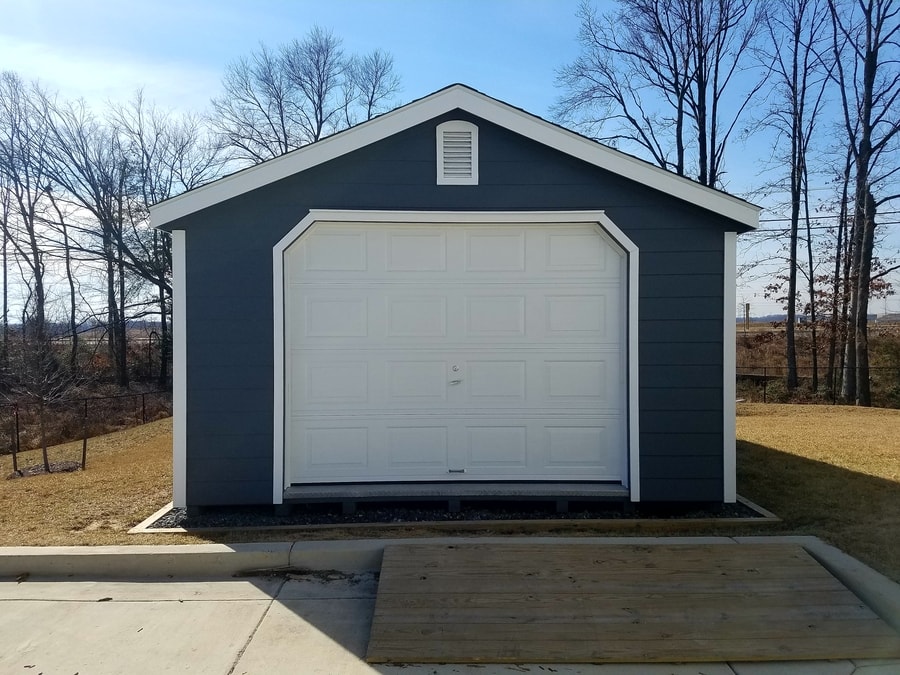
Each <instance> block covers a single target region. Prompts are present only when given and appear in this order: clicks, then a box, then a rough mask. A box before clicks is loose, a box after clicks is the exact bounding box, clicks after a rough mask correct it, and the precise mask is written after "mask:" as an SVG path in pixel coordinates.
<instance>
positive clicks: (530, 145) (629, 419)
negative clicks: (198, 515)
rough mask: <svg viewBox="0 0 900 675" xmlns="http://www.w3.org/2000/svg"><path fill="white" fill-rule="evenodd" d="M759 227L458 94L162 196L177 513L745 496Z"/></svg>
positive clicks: (640, 169)
mask: <svg viewBox="0 0 900 675" xmlns="http://www.w3.org/2000/svg"><path fill="white" fill-rule="evenodd" d="M758 213H759V210H758V209H757V207H755V206H753V205H752V204H749V203H747V202H745V201H742V200H740V199H737V198H735V197H732V196H730V195H727V194H725V193H723V192H719V191H716V190H712V189H709V188H706V187H703V186H701V185H699V184H697V183H695V182H693V181H690V180H687V179H684V178H680V177H678V176H676V175H673V174H671V173H669V172H667V171H664V170H662V169H659V168H657V167H655V166H653V165H651V164H648V163H646V162H644V161H641V160H638V159H636V158H634V157H631V156H629V155H626V154H623V153H621V152H618V151H616V150H612V149H610V148H608V147H605V146H603V145H600V144H598V143H596V142H594V141H592V140H590V139H588V138H585V137H583V136H580V135H578V134H575V133H572V132H570V131H567V130H566V129H563V128H561V127H559V126H556V125H554V124H551V123H549V122H546V121H545V120H543V119H540V118H539V117H535V116H533V115H531V114H529V113H526V112H524V111H522V110H520V109H518V108H514V107H512V106H510V105H507V104H506V103H503V102H501V101H498V100H496V99H493V98H490V97H489V96H486V95H484V94H482V93H480V92H477V91H475V90H473V89H470V88H468V87H465V86H463V85H453V86H450V87H447V88H445V89H442V90H440V91H438V92H436V93H434V94H431V95H430V96H427V97H425V98H423V99H420V100H417V101H415V102H413V103H410V104H408V105H405V106H403V107H401V108H398V109H396V110H394V111H392V112H390V113H387V114H385V115H382V116H380V117H378V118H376V119H373V120H371V121H368V122H365V123H363V124H360V125H358V126H356V127H353V128H352V129H349V130H347V131H344V132H341V133H339V134H335V135H333V136H331V137H328V138H326V139H324V140H322V141H319V142H317V143H314V144H312V145H309V146H307V147H304V148H301V149H300V150H296V151H294V152H291V153H289V154H287V155H284V156H282V157H279V158H277V159H273V160H270V161H267V162H264V163H263V164H260V165H258V166H255V167H252V168H249V169H246V170H244V171H240V172H238V173H235V174H233V175H230V176H228V177H226V178H222V179H221V180H218V181H215V182H213V183H210V184H209V185H206V186H204V187H201V188H198V189H195V190H192V191H190V192H188V193H186V194H183V195H181V196H179V197H176V198H174V199H170V200H168V201H165V202H162V203H160V204H157V205H156V206H155V207H153V209H152V210H151V217H152V219H153V223H154V224H155V225H156V226H158V227H161V228H163V229H165V230H167V231H170V232H171V233H172V235H173V283H174V335H175V344H174V359H175V365H174V407H175V417H174V500H175V504H176V506H190V507H199V506H206V505H225V504H281V503H284V502H286V501H292V500H302V499H313V498H323V497H329V496H330V497H335V498H340V497H341V496H342V495H344V496H347V497H348V498H349V496H350V495H353V497H354V498H356V497H362V498H366V497H382V498H391V497H413V496H436V495H437V496H446V497H448V498H454V497H458V496H460V495H470V494H476V493H478V494H484V495H496V496H500V495H505V496H507V497H508V496H510V495H522V496H529V495H544V496H546V495H548V494H553V493H558V494H559V495H564V496H570V497H573V498H574V497H577V496H578V495H585V496H588V495H593V496H596V495H606V496H619V497H621V498H623V499H630V500H631V501H705V502H722V501H725V502H733V501H734V500H735V498H736V495H735V420H734V414H735V411H734V399H735V396H734V372H735V369H734V330H735V320H734V316H735V304H736V303H735V238H736V235H737V234H738V233H740V232H744V231H747V230H749V229H752V228H754V227H756V225H757V223H758Z"/></svg>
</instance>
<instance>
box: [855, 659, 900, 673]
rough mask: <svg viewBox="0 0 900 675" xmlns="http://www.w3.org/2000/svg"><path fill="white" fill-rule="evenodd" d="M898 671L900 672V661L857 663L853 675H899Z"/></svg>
mask: <svg viewBox="0 0 900 675" xmlns="http://www.w3.org/2000/svg"><path fill="white" fill-rule="evenodd" d="M897 673H900V661H898V662H895V663H873V664H869V665H865V664H863V665H857V666H856V670H855V671H854V672H853V675H897Z"/></svg>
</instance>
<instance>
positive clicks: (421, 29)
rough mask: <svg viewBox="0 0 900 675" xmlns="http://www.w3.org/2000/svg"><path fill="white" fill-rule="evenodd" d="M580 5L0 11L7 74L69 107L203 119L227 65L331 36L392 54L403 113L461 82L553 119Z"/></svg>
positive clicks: (438, 1)
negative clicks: (36, 81) (154, 107)
mask: <svg viewBox="0 0 900 675" xmlns="http://www.w3.org/2000/svg"><path fill="white" fill-rule="evenodd" d="M577 7H578V0H454V1H452V2H451V1H448V0H418V1H416V0H379V1H376V0H367V1H364V0H320V1H317V2H310V1H307V0H293V1H291V0H281V1H279V0H254V1H252V2H248V1H244V2H241V1H238V0H181V1H180V2H176V1H173V0H119V1H117V2H116V1H110V0H80V1H78V2H73V1H72V0H0V16H3V19H4V20H3V21H2V25H0V42H2V44H0V68H3V69H9V70H15V71H17V72H19V73H21V74H22V75H24V76H25V77H26V78H29V79H31V78H40V79H41V81H43V82H44V83H45V84H47V85H49V86H51V87H52V88H54V89H58V90H60V91H61V92H62V93H64V94H66V95H69V96H84V97H85V98H87V99H88V100H89V101H93V100H98V101H103V100H104V99H107V98H111V99H116V100H120V99H122V98H127V97H129V96H130V95H131V93H132V92H133V91H134V89H135V88H137V87H138V86H141V85H143V86H144V87H145V89H146V93H147V95H148V96H149V97H150V98H151V99H153V100H155V101H157V102H158V103H160V104H162V105H165V106H167V107H179V108H185V107H188V108H195V109H198V110H199V109H202V108H203V107H205V106H206V104H207V102H208V101H209V99H210V98H211V97H212V96H214V95H216V94H217V93H218V90H219V82H220V80H221V76H222V72H223V69H224V67H225V65H226V64H227V63H229V62H231V61H234V60H236V59H237V58H239V57H241V56H244V55H246V54H248V53H250V52H251V51H252V50H254V49H255V48H256V47H258V45H259V43H260V42H261V41H262V42H265V43H266V44H269V45H277V44H280V43H282V42H286V41H288V40H291V39H293V38H295V37H302V36H303V35H304V34H305V33H306V32H307V31H308V30H309V28H310V27H311V26H313V25H314V24H318V25H320V26H323V27H325V28H331V29H332V30H333V31H334V33H335V35H337V36H339V37H340V38H342V39H343V40H344V46H345V48H346V49H347V50H348V51H351V52H368V51H370V50H372V49H375V48H383V49H386V50H388V51H390V52H391V53H392V54H393V55H394V58H395V65H396V70H397V72H398V73H400V74H401V76H402V78H403V91H402V92H401V100H402V101H403V102H406V101H409V100H412V99H414V98H418V97H420V96H424V95H425V94H428V93H431V92H432V91H435V90H437V89H440V88H441V87H444V86H446V85H448V84H451V83H453V82H463V83H465V84H468V85H470V86H473V87H475V88H476V89H481V90H483V91H485V92H486V93H488V94H490V95H492V96H495V97H496V98H500V99H503V100H506V101H508V102H510V103H514V104H515V105H517V106H519V107H523V108H525V109H527V110H529V111H531V112H534V113H536V114H539V115H542V116H545V115H546V114H547V112H548V109H549V107H550V105H551V104H552V103H553V99H554V97H555V95H556V90H555V88H554V86H553V80H554V69H555V68H557V67H559V66H560V65H562V64H563V63H565V62H567V61H570V60H572V58H574V56H575V55H576V54H577V44H576V42H575V36H576V34H577V31H578V21H577V19H576V16H575V13H576V9H577Z"/></svg>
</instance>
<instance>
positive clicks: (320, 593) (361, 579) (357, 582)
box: [278, 572, 378, 601]
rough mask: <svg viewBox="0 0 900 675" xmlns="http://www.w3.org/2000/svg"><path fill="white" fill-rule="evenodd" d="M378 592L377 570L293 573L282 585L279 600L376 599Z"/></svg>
mask: <svg viewBox="0 0 900 675" xmlns="http://www.w3.org/2000/svg"><path fill="white" fill-rule="evenodd" d="M377 592H378V576H377V574H376V573H375V572H362V573H360V574H343V573H339V572H338V573H335V572H324V573H311V574H309V575H294V574H291V575H290V577H289V579H288V581H287V582H285V584H284V585H283V586H282V587H281V589H280V591H279V593H278V600H279V601H283V600H302V599H309V600H340V599H361V598H368V599H374V598H375V595H376V594H377Z"/></svg>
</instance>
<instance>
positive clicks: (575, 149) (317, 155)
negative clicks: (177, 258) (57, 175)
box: [150, 85, 760, 228]
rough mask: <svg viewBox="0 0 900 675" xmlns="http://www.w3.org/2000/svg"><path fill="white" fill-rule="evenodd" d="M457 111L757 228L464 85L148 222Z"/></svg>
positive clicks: (652, 172)
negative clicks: (464, 112) (459, 110)
mask: <svg viewBox="0 0 900 675" xmlns="http://www.w3.org/2000/svg"><path fill="white" fill-rule="evenodd" d="M457 108H459V109H462V110H465V111H467V112H469V113H471V114H473V115H476V116H478V117H481V118H483V119H485V120H487V121H489V122H493V123H494V124H497V125H499V126H502V127H505V128H507V129H509V130H511V131H514V132H516V133H518V134H521V135H523V136H525V137H527V138H531V139H532V140H535V141H537V142H539V143H543V144H544V145H547V146H549V147H551V148H554V149H556V150H559V151H560V152H564V153H567V154H569V155H572V156H573V157H577V158H578V159H581V160H583V161H585V162H588V163H589V164H593V165H594V166H597V167H600V168H601V169H606V170H608V171H611V172H613V173H615V174H618V175H620V176H623V177H625V178H629V179H631V180H634V181H636V182H638V183H641V184H643V185H647V186H648V187H651V188H654V189H657V190H660V191H661V192H664V193H667V194H670V195H672V196H673V197H676V198H678V199H682V200H684V201H687V202H689V203H691V204H694V205H696V206H699V207H701V208H704V209H708V210H710V211H713V212H715V213H718V214H720V215H722V216H725V217H726V218H730V219H732V220H734V221H737V222H739V223H741V224H743V225H746V226H748V227H752V228H756V227H758V225H759V211H760V209H759V207H757V206H754V205H753V204H750V203H748V202H745V201H743V200H741V199H738V198H737V197H732V196H731V195H728V194H726V193H724V192H720V191H718V190H713V189H712V188H708V187H706V186H703V185H700V184H699V183H695V182H694V181H692V180H689V179H687V178H683V177H681V176H676V175H675V174H673V173H671V172H669V171H666V170H664V169H660V168H659V167H657V166H654V165H652V164H649V163H648V162H644V161H642V160H639V159H637V158H636V157H631V156H630V155H626V154H625V153H623V152H619V151H618V150H613V149H612V148H608V147H606V146H604V145H601V144H600V143H597V142H595V141H592V140H590V139H589V138H585V137H584V136H580V135H578V134H576V133H574V132H571V131H568V130H566V129H563V128H562V127H560V126H557V125H555V124H551V123H550V122H547V121H545V120H542V119H540V118H539V117H536V116H534V115H532V114H530V113H527V112H525V111H523V110H519V109H518V108H514V107H512V106H510V105H508V104H506V103H503V102H501V101H497V100H496V99H493V98H490V97H489V96H486V95H484V94H482V93H480V92H477V91H475V90H473V89H470V88H468V87H465V86H463V85H454V86H452V87H448V88H447V89H442V90H441V91H438V92H436V93H434V94H432V95H430V96H427V97H425V98H423V99H420V100H418V101H414V102H413V103H410V104H408V105H405V106H403V107H400V108H397V109H396V110H394V111H392V112H389V113H386V114H384V115H381V116H380V117H377V118H375V119H373V120H370V121H368V122H364V123H363V124H360V125H359V126H356V127H353V128H352V129H348V130H347V131H343V132H340V133H337V134H335V135H333V136H329V137H328V138H325V139H323V140H321V141H318V142H316V143H313V144H311V145H308V146H306V147H303V148H300V149H299V150H294V151H293V152H290V153H288V154H286V155H282V156H281V157H277V158H275V159H271V160H269V161H267V162H263V163H262V164H258V165H256V166H254V167H251V168H248V169H244V170H243V171H239V172H237V173H235V174H232V175H231V176H226V177H225V178H221V179H219V180H217V181H215V182H213V183H210V184H208V185H205V186H203V187H200V188H197V189H195V190H191V191H190V192H187V193H185V194H183V195H180V196H178V197H174V198H172V199H169V200H166V201H164V202H161V203H159V204H157V205H155V206H153V207H151V209H150V214H151V220H152V221H153V224H154V225H155V226H156V227H160V226H161V225H165V224H166V223H168V222H171V221H173V220H176V219H177V218H181V217H183V216H186V215H188V214H190V213H194V212H196V211H200V210H201V209H205V208H207V207H210V206H213V205H214V204H218V203H219V202H222V201H225V200H226V199H231V198H232V197H236V196H238V195H241V194H244V193H245V192H249V191H250V190H255V189H257V188H260V187H262V186H264V185H268V184H269V183H273V182H275V181H277V180H281V179H282V178H287V177H288V176H292V175H294V174H296V173H299V172H300V171H304V170H306V169H309V168H311V167H313V166H316V165H318V164H321V163H323V162H327V161H329V160H332V159H335V158H337V157H340V156H342V155H344V154H347V153H349V152H353V151H354V150H358V149H359V148H362V147H364V146H366V145H369V144H371V143H375V142H377V141H380V140H382V139H384V138H387V137H388V136H392V135H393V134H396V133H399V132H401V131H404V130H406V129H408V128H410V127H413V126H415V125H417V124H421V123H422V122H426V121H427V120H429V119H432V118H434V117H437V116H439V115H442V114H444V113H446V112H449V111H451V110H454V109H457Z"/></svg>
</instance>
